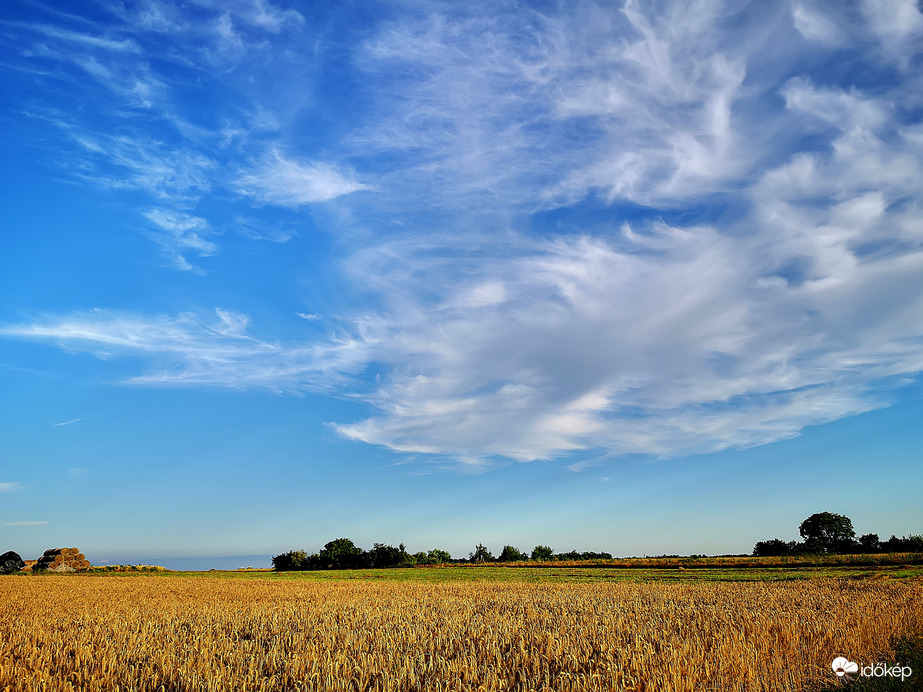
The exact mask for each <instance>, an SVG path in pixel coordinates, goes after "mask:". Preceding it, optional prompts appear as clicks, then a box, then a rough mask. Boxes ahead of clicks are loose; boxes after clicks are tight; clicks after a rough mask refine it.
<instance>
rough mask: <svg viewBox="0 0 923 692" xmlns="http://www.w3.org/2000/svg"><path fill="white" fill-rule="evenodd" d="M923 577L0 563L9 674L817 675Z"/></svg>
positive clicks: (346, 683) (615, 684) (423, 685)
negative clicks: (47, 570)
mask: <svg viewBox="0 0 923 692" xmlns="http://www.w3.org/2000/svg"><path fill="white" fill-rule="evenodd" d="M921 596H923V583H921V582H919V581H898V580H885V579H883V580H877V581H875V580H864V579H863V580H850V579H822V580H804V581H792V582H781V583H779V582H776V583H760V582H756V583H752V582H751V583H696V584H683V583H679V584H674V583H669V584H666V583H664V584H658V583H646V584H645V583H595V584H513V583H487V582H464V583H462V582H443V583H433V584H420V583H408V582H390V581H384V582H381V581H379V582H373V581H326V582H312V581H278V580H268V579H266V580H239V579H216V578H181V577H177V578H155V577H79V576H76V577H75V576H61V577H57V576H49V577H40V578H21V577H20V578H6V579H0V609H2V612H3V615H2V619H0V689H2V690H88V691H91V690H123V691H124V690H323V691H325V692H326V691H334V690H458V691H467V690H562V691H563V690H574V691H578V690H579V691H584V690H651V691H654V690H656V691H657V692H662V691H664V690H676V691H683V690H688V691H689V692H702V691H704V690H721V691H722V692H730V691H733V690H798V691H799V692H800V691H802V690H810V689H816V688H818V687H819V686H820V685H821V684H823V683H830V682H831V679H835V677H834V676H832V673H831V669H830V662H831V660H833V658H834V657H835V656H837V655H847V656H849V657H851V660H856V661H866V662H872V661H875V660H879V659H880V658H881V657H882V656H884V655H885V654H886V653H887V652H888V647H889V641H890V640H891V638H892V636H896V635H906V634H908V633H919V632H920V631H921V630H923V598H921Z"/></svg>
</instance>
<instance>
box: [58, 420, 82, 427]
mask: <svg viewBox="0 0 923 692" xmlns="http://www.w3.org/2000/svg"><path fill="white" fill-rule="evenodd" d="M82 420H83V418H74V419H73V420H67V421H64V422H63V423H54V427H55V428H61V427H64V426H65V425H73V424H74V423H79V422H80V421H82Z"/></svg>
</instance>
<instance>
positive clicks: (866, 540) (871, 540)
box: [859, 533, 881, 553]
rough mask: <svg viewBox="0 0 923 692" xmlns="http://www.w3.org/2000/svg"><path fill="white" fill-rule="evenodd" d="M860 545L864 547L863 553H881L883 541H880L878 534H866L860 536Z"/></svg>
mask: <svg viewBox="0 0 923 692" xmlns="http://www.w3.org/2000/svg"><path fill="white" fill-rule="evenodd" d="M859 545H860V546H861V547H862V552H863V553H880V552H881V541H880V540H879V539H878V534H877V533H866V534H863V535H862V536H859Z"/></svg>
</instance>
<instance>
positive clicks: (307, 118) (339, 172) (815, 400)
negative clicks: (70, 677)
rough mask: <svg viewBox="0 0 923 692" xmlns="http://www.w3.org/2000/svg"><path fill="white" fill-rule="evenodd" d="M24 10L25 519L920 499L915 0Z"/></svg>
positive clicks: (922, 198)
mask: <svg viewBox="0 0 923 692" xmlns="http://www.w3.org/2000/svg"><path fill="white" fill-rule="evenodd" d="M0 37H2V40H0V79H2V84H3V88H2V89H0V127H2V129H0V183H2V184H0V203H2V209H3V213H2V216H0V295H2V297H3V298H2V300H0V549H2V550H16V551H17V552H19V553H20V554H22V555H23V557H27V558H32V557H36V556H37V555H38V554H40V553H41V551H43V550H44V549H46V548H49V547H58V546H62V545H63V546H77V547H79V548H80V549H81V550H82V551H83V552H84V553H85V554H86V555H87V557H88V559H90V560H91V561H93V562H95V563H103V562H158V563H159V564H165V563H166V562H167V561H168V560H174V563H172V564H176V563H175V560H179V559H182V560H186V562H184V563H183V564H186V565H190V564H193V563H194V564H196V565H199V566H203V567H207V566H208V565H212V564H218V558H219V557H221V558H222V559H225V558H226V561H228V560H229V561H230V562H228V563H227V564H230V563H231V562H234V561H235V560H236V561H240V560H238V557H237V556H243V557H241V560H242V559H243V558H244V557H246V558H247V560H245V561H244V564H252V563H253V562H254V561H256V562H259V560H263V562H262V563H260V564H266V556H269V555H273V554H278V553H281V552H285V551H287V550H291V549H298V548H304V549H307V550H309V551H313V550H317V549H319V548H320V547H322V546H323V544H324V543H326V542H327V541H329V540H332V539H334V538H338V537H349V538H352V539H353V540H354V541H355V542H356V543H357V544H358V545H360V546H363V547H366V548H369V547H371V545H372V543H373V542H383V543H390V544H393V545H397V544H398V543H400V542H403V543H405V544H406V546H407V548H408V550H410V551H411V552H416V551H419V550H429V549H432V548H441V549H445V550H448V551H449V552H451V553H452V554H453V555H454V556H455V557H465V556H467V554H468V553H469V552H471V551H473V549H474V546H475V545H476V544H477V543H484V544H486V545H487V546H488V547H489V548H491V549H492V550H493V551H494V553H495V554H496V553H499V551H500V549H501V548H502V547H503V545H506V544H512V545H515V546H518V547H519V548H521V549H523V550H530V549H531V548H532V547H533V546H535V545H537V544H544V545H550V546H551V547H552V548H554V549H555V550H557V551H567V550H571V549H576V550H595V551H608V552H610V553H612V554H613V555H657V554H672V553H680V554H690V553H705V554H723V553H746V552H749V551H751V550H752V547H753V544H754V543H755V542H756V541H758V540H764V539H768V538H772V537H779V538H782V539H784V540H792V539H796V538H798V525H799V524H800V522H801V521H802V520H803V519H805V518H806V517H808V516H809V515H810V514H813V513H815V512H821V511H830V512H836V513H840V514H845V515H846V516H849V517H850V518H851V519H852V520H853V524H854V527H855V528H856V531H857V532H858V533H860V534H862V533H872V532H874V533H878V534H880V535H881V537H882V538H886V537H887V536H889V535H891V534H897V535H905V534H911V533H921V532H923V504H921V503H920V502H919V495H920V490H921V488H923V467H921V463H920V462H921V450H923V425H921V424H920V422H921V420H923V386H921V380H920V373H921V371H923V186H921V184H920V180H921V179H923V14H921V9H920V7H919V6H918V5H917V3H916V2H915V0H862V1H856V2H841V1H840V0H836V1H831V2H821V1H818V2H807V1H804V2H801V1H797V0H790V1H785V0H782V1H780V2H772V3H766V2H749V3H748V2H727V3H725V2H718V1H705V0H688V1H684V2H669V1H665V2H640V1H636V0H625V1H624V2H618V1H616V0H613V1H612V2H599V3H595V2H589V1H583V0H578V1H576V2H543V1H536V2H529V3H525V2H522V3H519V2H506V1H504V0H500V1H498V2H492V3H484V4H477V3H476V4H471V3H461V2H450V1H443V0H406V1H403V2H402V1H397V2H386V3H377V2H373V1H369V2H342V3H326V2H307V1H302V0H222V1H221V2H217V1H213V0H187V1H185V2H182V3H180V2H166V1H164V0H125V2H119V3H113V2H102V1H89V2H85V3H79V4H74V3H69V2H47V1H44V0H6V1H5V2H4V3H3V8H2V10H0ZM260 556H262V557H260ZM193 559H194V560H193ZM190 560H192V562H190ZM196 560H197V562H196ZM221 564H225V563H221Z"/></svg>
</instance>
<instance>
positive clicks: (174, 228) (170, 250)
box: [144, 209, 218, 271]
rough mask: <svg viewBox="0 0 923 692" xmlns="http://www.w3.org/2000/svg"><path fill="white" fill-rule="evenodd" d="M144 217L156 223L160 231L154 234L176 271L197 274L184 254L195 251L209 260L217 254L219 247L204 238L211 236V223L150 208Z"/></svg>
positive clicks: (182, 214) (169, 210)
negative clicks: (209, 224)
mask: <svg viewBox="0 0 923 692" xmlns="http://www.w3.org/2000/svg"><path fill="white" fill-rule="evenodd" d="M144 216H145V217H147V219H148V220H149V221H151V222H152V223H154V225H155V226H156V227H157V230H156V231H154V232H153V233H152V234H151V237H152V238H153V240H154V241H155V242H156V243H157V244H159V245H160V246H161V247H162V248H163V250H164V254H166V256H167V257H168V258H169V259H170V260H171V262H172V263H173V265H174V266H175V267H176V268H177V269H183V270H187V271H196V270H197V268H196V267H194V266H193V265H191V264H189V262H188V261H187V260H186V257H185V254H186V253H188V252H195V253H196V254H197V255H198V256H199V257H208V256H210V255H214V254H215V253H216V252H218V246H217V245H216V244H215V243H213V242H211V241H210V240H205V238H203V235H206V234H210V233H212V231H211V229H210V228H209V226H208V222H207V221H206V220H205V219H203V218H201V217H198V216H192V215H191V214H186V213H183V212H177V211H173V210H171V209H149V210H148V211H146V212H144Z"/></svg>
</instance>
